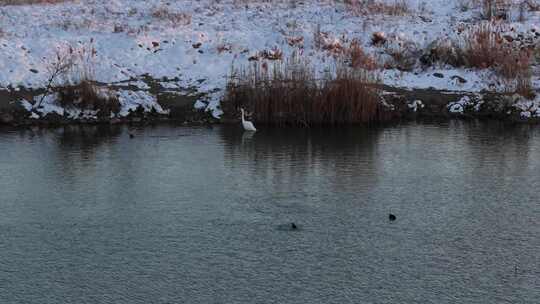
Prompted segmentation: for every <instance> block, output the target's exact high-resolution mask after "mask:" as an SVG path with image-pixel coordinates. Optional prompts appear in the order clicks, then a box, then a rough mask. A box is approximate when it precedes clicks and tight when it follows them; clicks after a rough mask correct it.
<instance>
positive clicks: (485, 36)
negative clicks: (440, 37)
mask: <svg viewBox="0 0 540 304" xmlns="http://www.w3.org/2000/svg"><path fill="white" fill-rule="evenodd" d="M501 32H502V28H501V25H500V24H495V23H481V24H479V25H476V26H473V27H471V28H469V29H468V30H467V31H466V32H464V48H463V53H464V56H465V59H466V63H467V65H468V66H469V67H473V68H480V69H486V68H490V67H493V66H494V65H495V64H496V63H497V62H500V61H501V60H502V59H503V57H504V56H505V53H506V52H505V51H504V49H503V48H504V45H503V43H504V40H503V37H502V35H501Z"/></svg>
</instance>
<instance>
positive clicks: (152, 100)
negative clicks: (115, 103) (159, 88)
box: [118, 90, 169, 117]
mask: <svg viewBox="0 0 540 304" xmlns="http://www.w3.org/2000/svg"><path fill="white" fill-rule="evenodd" d="M118 100H119V101H120V105H121V110H120V112H119V113H118V116H120V117H126V116H128V115H129V113H130V112H135V111H136V110H137V109H138V108H139V107H140V108H142V109H143V110H144V111H145V112H152V111H155V112H156V113H158V114H163V115H166V114H168V113H169V111H168V110H164V109H163V108H162V107H161V105H160V104H159V103H157V99H156V97H155V96H154V95H152V94H150V93H148V92H146V91H129V90H120V91H119V92H118Z"/></svg>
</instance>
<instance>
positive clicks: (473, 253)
mask: <svg viewBox="0 0 540 304" xmlns="http://www.w3.org/2000/svg"><path fill="white" fill-rule="evenodd" d="M129 134H134V135H135V136H134V137H133V138H130V136H129ZM0 151H1V152H2V153H0V252H2V254H0V303H266V302H275V303H358V302H366V303H456V302H459V303H536V302H537V299H538V298H540V290H539V289H538V288H537V286H538V283H539V282H538V278H539V277H540V257H539V255H538V252H539V251H540V240H539V237H538V235H540V230H539V229H540V228H539V227H540V226H539V225H538V223H539V219H540V204H539V200H538V195H539V193H540V178H539V177H540V173H539V172H540V131H539V130H538V128H535V127H531V126H509V125H505V124H502V123H486V122H481V123H478V122H462V121H450V122H446V123H438V124H423V125H418V124H405V125H401V126H393V127H385V128H375V129H362V128H338V129H326V130H325V129H310V130H305V129H292V128H291V129H286V128H285V129H264V128H261V130H260V131H259V132H257V133H254V134H248V133H243V132H242V131H241V130H240V128H238V127H216V128H214V129H207V128H181V127H176V126H167V125H161V126H154V127H151V126H147V127H144V128H136V127H127V126H69V127H62V128H56V129H39V128H32V129H0ZM389 212H391V213H393V214H396V215H397V220H396V221H395V222H392V223H390V222H389V221H388V213H389ZM290 222H295V223H297V224H298V225H299V227H300V228H301V229H299V230H298V231H294V232H291V231H290V230H289V229H285V228H284V227H288V226H287V225H288V224H289V223H290Z"/></svg>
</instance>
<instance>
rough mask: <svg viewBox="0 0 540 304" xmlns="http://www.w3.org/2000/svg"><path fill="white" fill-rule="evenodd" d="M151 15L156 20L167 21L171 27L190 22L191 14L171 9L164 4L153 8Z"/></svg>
mask: <svg viewBox="0 0 540 304" xmlns="http://www.w3.org/2000/svg"><path fill="white" fill-rule="evenodd" d="M152 17H153V18H154V19H157V20H164V21H168V22H170V23H171V25H172V26H173V27H180V26H186V25H189V24H191V14H188V13H185V12H176V11H172V10H171V9H170V8H169V7H167V6H165V5H162V6H159V7H157V8H155V9H154V10H153V11H152Z"/></svg>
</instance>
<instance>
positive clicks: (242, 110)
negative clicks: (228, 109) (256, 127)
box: [240, 109, 245, 122]
mask: <svg viewBox="0 0 540 304" xmlns="http://www.w3.org/2000/svg"><path fill="white" fill-rule="evenodd" d="M240 112H242V122H245V120H244V109H241V110H240Z"/></svg>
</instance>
